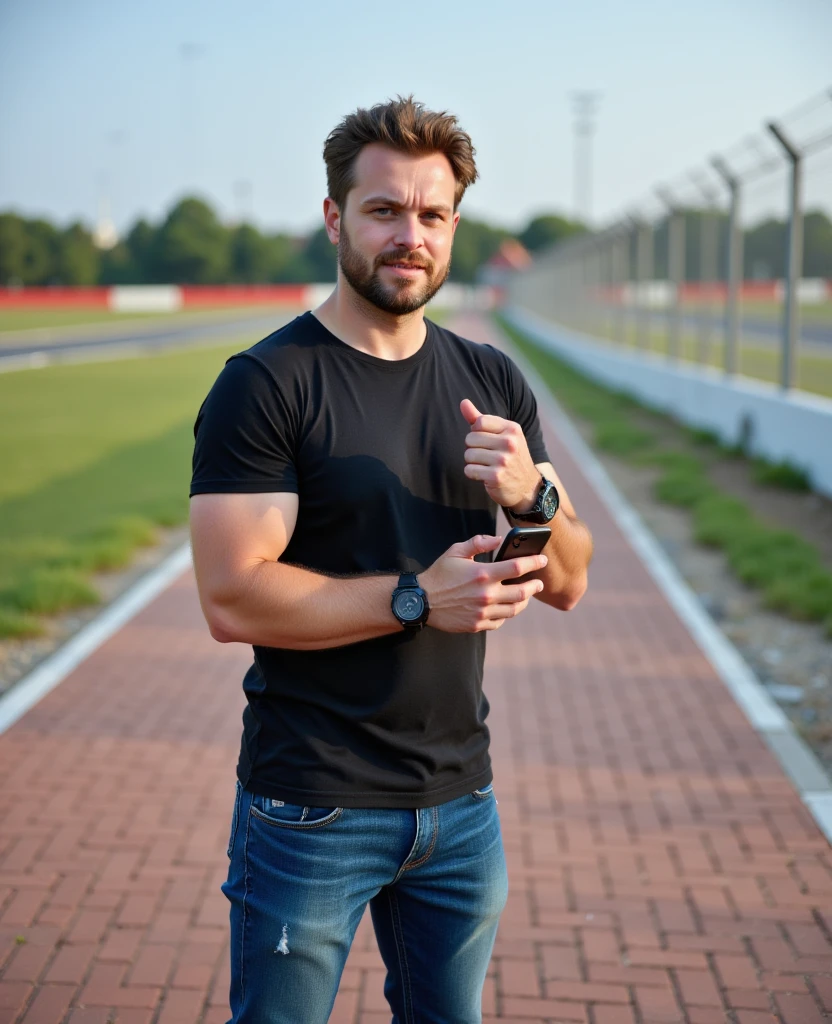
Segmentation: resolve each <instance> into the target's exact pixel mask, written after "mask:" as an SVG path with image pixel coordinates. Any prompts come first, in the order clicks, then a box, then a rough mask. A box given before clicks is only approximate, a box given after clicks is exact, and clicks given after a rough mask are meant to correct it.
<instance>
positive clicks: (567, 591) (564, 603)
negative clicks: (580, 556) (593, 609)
mask: <svg viewBox="0 0 832 1024" xmlns="http://www.w3.org/2000/svg"><path fill="white" fill-rule="evenodd" d="M587 582H588V581H587V576H586V573H582V574H581V576H580V577H578V578H577V579H575V580H571V581H570V582H569V584H568V585H567V586H565V587H563V588H562V589H561V590H559V591H558V592H557V593H555V594H552V595H551V596H550V597H549V601H548V604H550V605H551V606H552V607H553V608H557V609H558V611H561V612H571V611H572V609H573V608H574V607H575V606H576V605H577V603H578V602H579V601H580V600H581V598H582V597H583V596H584V594H585V593H586V588H587Z"/></svg>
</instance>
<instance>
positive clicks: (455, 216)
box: [453, 211, 459, 234]
mask: <svg viewBox="0 0 832 1024" xmlns="http://www.w3.org/2000/svg"><path fill="white" fill-rule="evenodd" d="M457 224H459V211H457V212H456V213H455V214H454V223H453V233H454V234H456V226H457Z"/></svg>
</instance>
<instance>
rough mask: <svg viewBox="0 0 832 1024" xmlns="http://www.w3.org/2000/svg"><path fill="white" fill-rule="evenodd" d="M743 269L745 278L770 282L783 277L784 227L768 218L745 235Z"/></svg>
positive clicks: (781, 223) (784, 253)
mask: <svg viewBox="0 0 832 1024" xmlns="http://www.w3.org/2000/svg"><path fill="white" fill-rule="evenodd" d="M744 267H745V277H746V278H756V279H757V280H766V281H767V280H771V279H772V278H776V277H783V275H784V273H785V270H786V226H785V224H784V223H783V222H782V221H780V220H776V219H775V218H774V217H769V218H768V219H767V220H764V221H762V222H761V223H759V224H757V225H756V226H755V227H753V228H751V229H750V230H749V231H746V233H745V245H744Z"/></svg>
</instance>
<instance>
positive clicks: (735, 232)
mask: <svg viewBox="0 0 832 1024" xmlns="http://www.w3.org/2000/svg"><path fill="white" fill-rule="evenodd" d="M711 165H712V166H713V168H714V170H715V171H716V172H717V174H718V175H719V176H720V177H721V178H722V180H723V181H724V182H725V184H726V186H727V188H728V192H729V193H730V196H731V206H730V209H729V211H728V291H727V295H726V297H725V358H724V369H725V374H726V376H728V377H732V376H733V375H734V374H735V373H736V372H737V371H738V370H739V359H738V355H739V326H740V316H739V313H740V308H739V306H740V301H739V300H740V294H739V293H740V281H741V280H742V227H741V226H740V199H741V196H740V179H739V178H738V177H737V176H736V175H735V174H734V173H733V172H732V171H731V168H730V167H729V166H728V164H727V163H726V162H725V161H724V160H723V159H722V157H719V156H715V157H713V158H712V159H711Z"/></svg>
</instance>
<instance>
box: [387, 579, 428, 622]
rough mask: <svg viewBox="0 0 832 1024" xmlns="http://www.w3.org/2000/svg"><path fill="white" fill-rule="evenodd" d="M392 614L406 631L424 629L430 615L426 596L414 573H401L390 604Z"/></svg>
mask: <svg viewBox="0 0 832 1024" xmlns="http://www.w3.org/2000/svg"><path fill="white" fill-rule="evenodd" d="M390 607H391V608H392V609H393V614H394V615H395V616H396V618H397V619H398V620H399V622H400V623H401V624H402V625H403V626H404V628H405V629H407V630H417V629H424V627H425V626H426V625H427V622H428V615H430V605H429V604H428V595H427V594H426V593H425V592H424V590H422V588H421V587H420V586H419V581H418V580H417V579H416V573H415V572H403V573H402V574H401V576H399V584H398V586H397V587H396V589H395V590H394V591H393V598H392V600H391V602H390Z"/></svg>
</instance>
